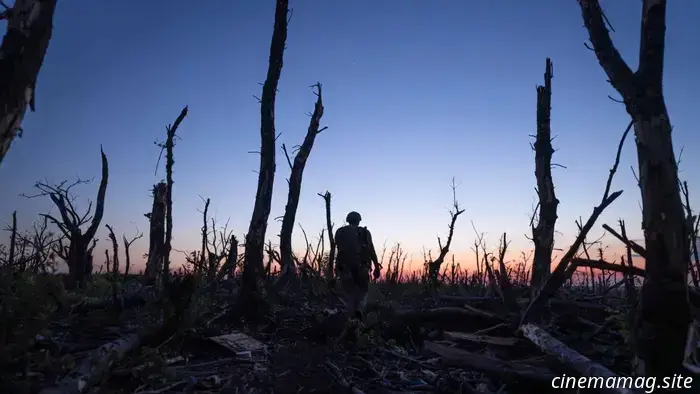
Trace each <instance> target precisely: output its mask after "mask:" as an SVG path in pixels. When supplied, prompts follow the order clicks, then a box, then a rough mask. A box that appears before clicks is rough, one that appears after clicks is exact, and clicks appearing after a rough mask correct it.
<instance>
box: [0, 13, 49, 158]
mask: <svg viewBox="0 0 700 394" xmlns="http://www.w3.org/2000/svg"><path fill="white" fill-rule="evenodd" d="M55 10H56V0H43V1H42V0H16V1H15V4H14V6H12V7H11V8H8V9H6V10H5V11H3V12H2V13H0V19H7V32H6V33H5V37H4V38H3V40H2V45H1V46H0V164H1V163H2V160H3V159H4V158H5V155H6V154H7V151H8V150H9V149H10V145H11V144H12V141H13V140H14V138H15V137H16V136H18V135H20V134H21V131H22V128H21V125H22V119H24V114H25V113H26V111H27V106H29V107H30V109H31V110H32V111H34V94H35V87H36V80H37V76H38V75H39V71H40V69H41V65H42V64H43V63H44V56H45V55H46V50H47V49H48V47H49V41H50V40H51V34H52V32H53V14H54V11H55Z"/></svg>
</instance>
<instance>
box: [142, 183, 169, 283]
mask: <svg viewBox="0 0 700 394" xmlns="http://www.w3.org/2000/svg"><path fill="white" fill-rule="evenodd" d="M167 189H168V185H167V184H166V183H165V182H161V183H159V184H157V185H154V186H153V206H152V208H151V212H150V213H147V214H145V215H144V216H146V217H147V218H148V220H149V221H150V227H149V242H148V260H146V270H145V280H146V283H147V284H155V283H156V282H157V280H158V276H159V275H160V273H161V272H162V268H163V259H164V255H165V211H166V203H165V201H166V190H167Z"/></svg>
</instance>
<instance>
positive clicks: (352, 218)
mask: <svg viewBox="0 0 700 394" xmlns="http://www.w3.org/2000/svg"><path fill="white" fill-rule="evenodd" d="M361 220H362V216H360V214H359V213H357V212H355V211H352V212H350V213H349V214H348V216H346V217H345V221H346V222H348V223H351V224H352V223H358V224H359V223H360V221H361Z"/></svg>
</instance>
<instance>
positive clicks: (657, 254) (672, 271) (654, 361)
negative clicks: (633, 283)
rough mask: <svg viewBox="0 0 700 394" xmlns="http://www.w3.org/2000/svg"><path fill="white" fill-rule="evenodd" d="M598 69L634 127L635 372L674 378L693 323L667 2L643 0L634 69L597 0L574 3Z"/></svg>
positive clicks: (686, 227) (688, 253)
mask: <svg viewBox="0 0 700 394" xmlns="http://www.w3.org/2000/svg"><path fill="white" fill-rule="evenodd" d="M579 5H580V6H581V12H582V17H583V22H584V24H585V26H586V29H587V30H588V34H589V39H590V41H591V44H592V47H593V49H594V50H595V54H596V57H597V59H598V62H599V63H600V66H601V67H602V68H603V70H604V71H605V73H606V74H607V76H608V79H609V81H610V83H611V84H612V86H613V87H614V88H615V90H617V92H618V93H619V94H620V95H621V96H622V100H623V102H624V104H625V109H626V110H627V113H628V114H629V115H630V117H631V118H632V122H633V124H634V134H635V137H636V139H635V142H636V145H637V159H638V168H639V187H640V189H641V194H642V206H643V209H642V216H643V220H642V227H643V230H644V243H645V248H646V252H647V253H646V272H647V275H646V278H645V280H644V285H643V286H642V291H641V294H640V300H639V303H638V305H639V307H638V308H639V309H638V314H637V319H638V325H637V330H638V332H637V338H636V339H637V345H638V346H637V349H636V353H637V361H638V362H637V373H638V374H640V375H643V376H656V377H662V376H672V375H673V374H675V373H681V372H682V370H683V366H682V363H683V357H684V348H685V342H686V336H687V333H688V324H689V323H690V320H691V317H690V306H689V303H688V296H687V293H688V285H687V275H688V266H689V264H690V245H689V237H688V234H689V232H690V229H689V228H688V226H687V223H686V218H685V214H684V211H683V203H682V200H681V195H680V190H679V185H678V167H677V163H676V159H675V154H674V151H673V143H672V138H671V121H670V118H669V116H668V110H667V108H666V103H665V102H664V95H663V63H664V42H665V34H666V0H644V1H643V3H642V18H641V19H642V32H641V40H640V41H641V42H640V54H639V66H638V68H637V71H632V70H631V69H630V67H629V66H628V65H627V63H626V62H625V61H624V59H623V58H622V56H621V55H620V52H619V51H618V50H617V49H616V48H615V46H614V44H613V42H612V40H611V39H610V34H609V32H608V29H607V26H606V24H605V23H606V22H605V17H604V15H603V11H602V9H601V7H600V3H599V2H598V0H579Z"/></svg>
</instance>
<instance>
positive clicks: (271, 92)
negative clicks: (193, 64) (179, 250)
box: [239, 0, 289, 316]
mask: <svg viewBox="0 0 700 394" xmlns="http://www.w3.org/2000/svg"><path fill="white" fill-rule="evenodd" d="M288 13H289V0H277V1H276V6H275V25H274V29H273V33H272V40H271V43H270V57H269V65H268V69H267V78H266V79H265V83H264V84H263V92H262V98H261V100H260V170H259V171H258V189H257V192H256V194H255V205H254V207H253V215H252V217H251V219H250V226H249V227H248V233H247V234H246V239H245V259H244V264H243V275H242V278H241V291H240V293H239V294H240V301H241V305H243V306H244V310H243V311H242V312H244V314H245V315H251V316H252V315H255V314H256V309H258V308H257V307H258V305H259V302H258V301H259V300H260V296H261V294H260V291H261V283H260V280H261V275H262V272H263V269H264V267H263V258H264V257H263V248H264V246H265V233H266V232H267V221H268V219H269V217H270V209H271V205H272V189H273V185H274V180H275V139H276V135H275V98H276V97H277V86H278V84H279V79H280V75H281V73H282V63H283V57H284V46H285V43H286V42H287V24H288V20H287V14H288Z"/></svg>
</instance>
